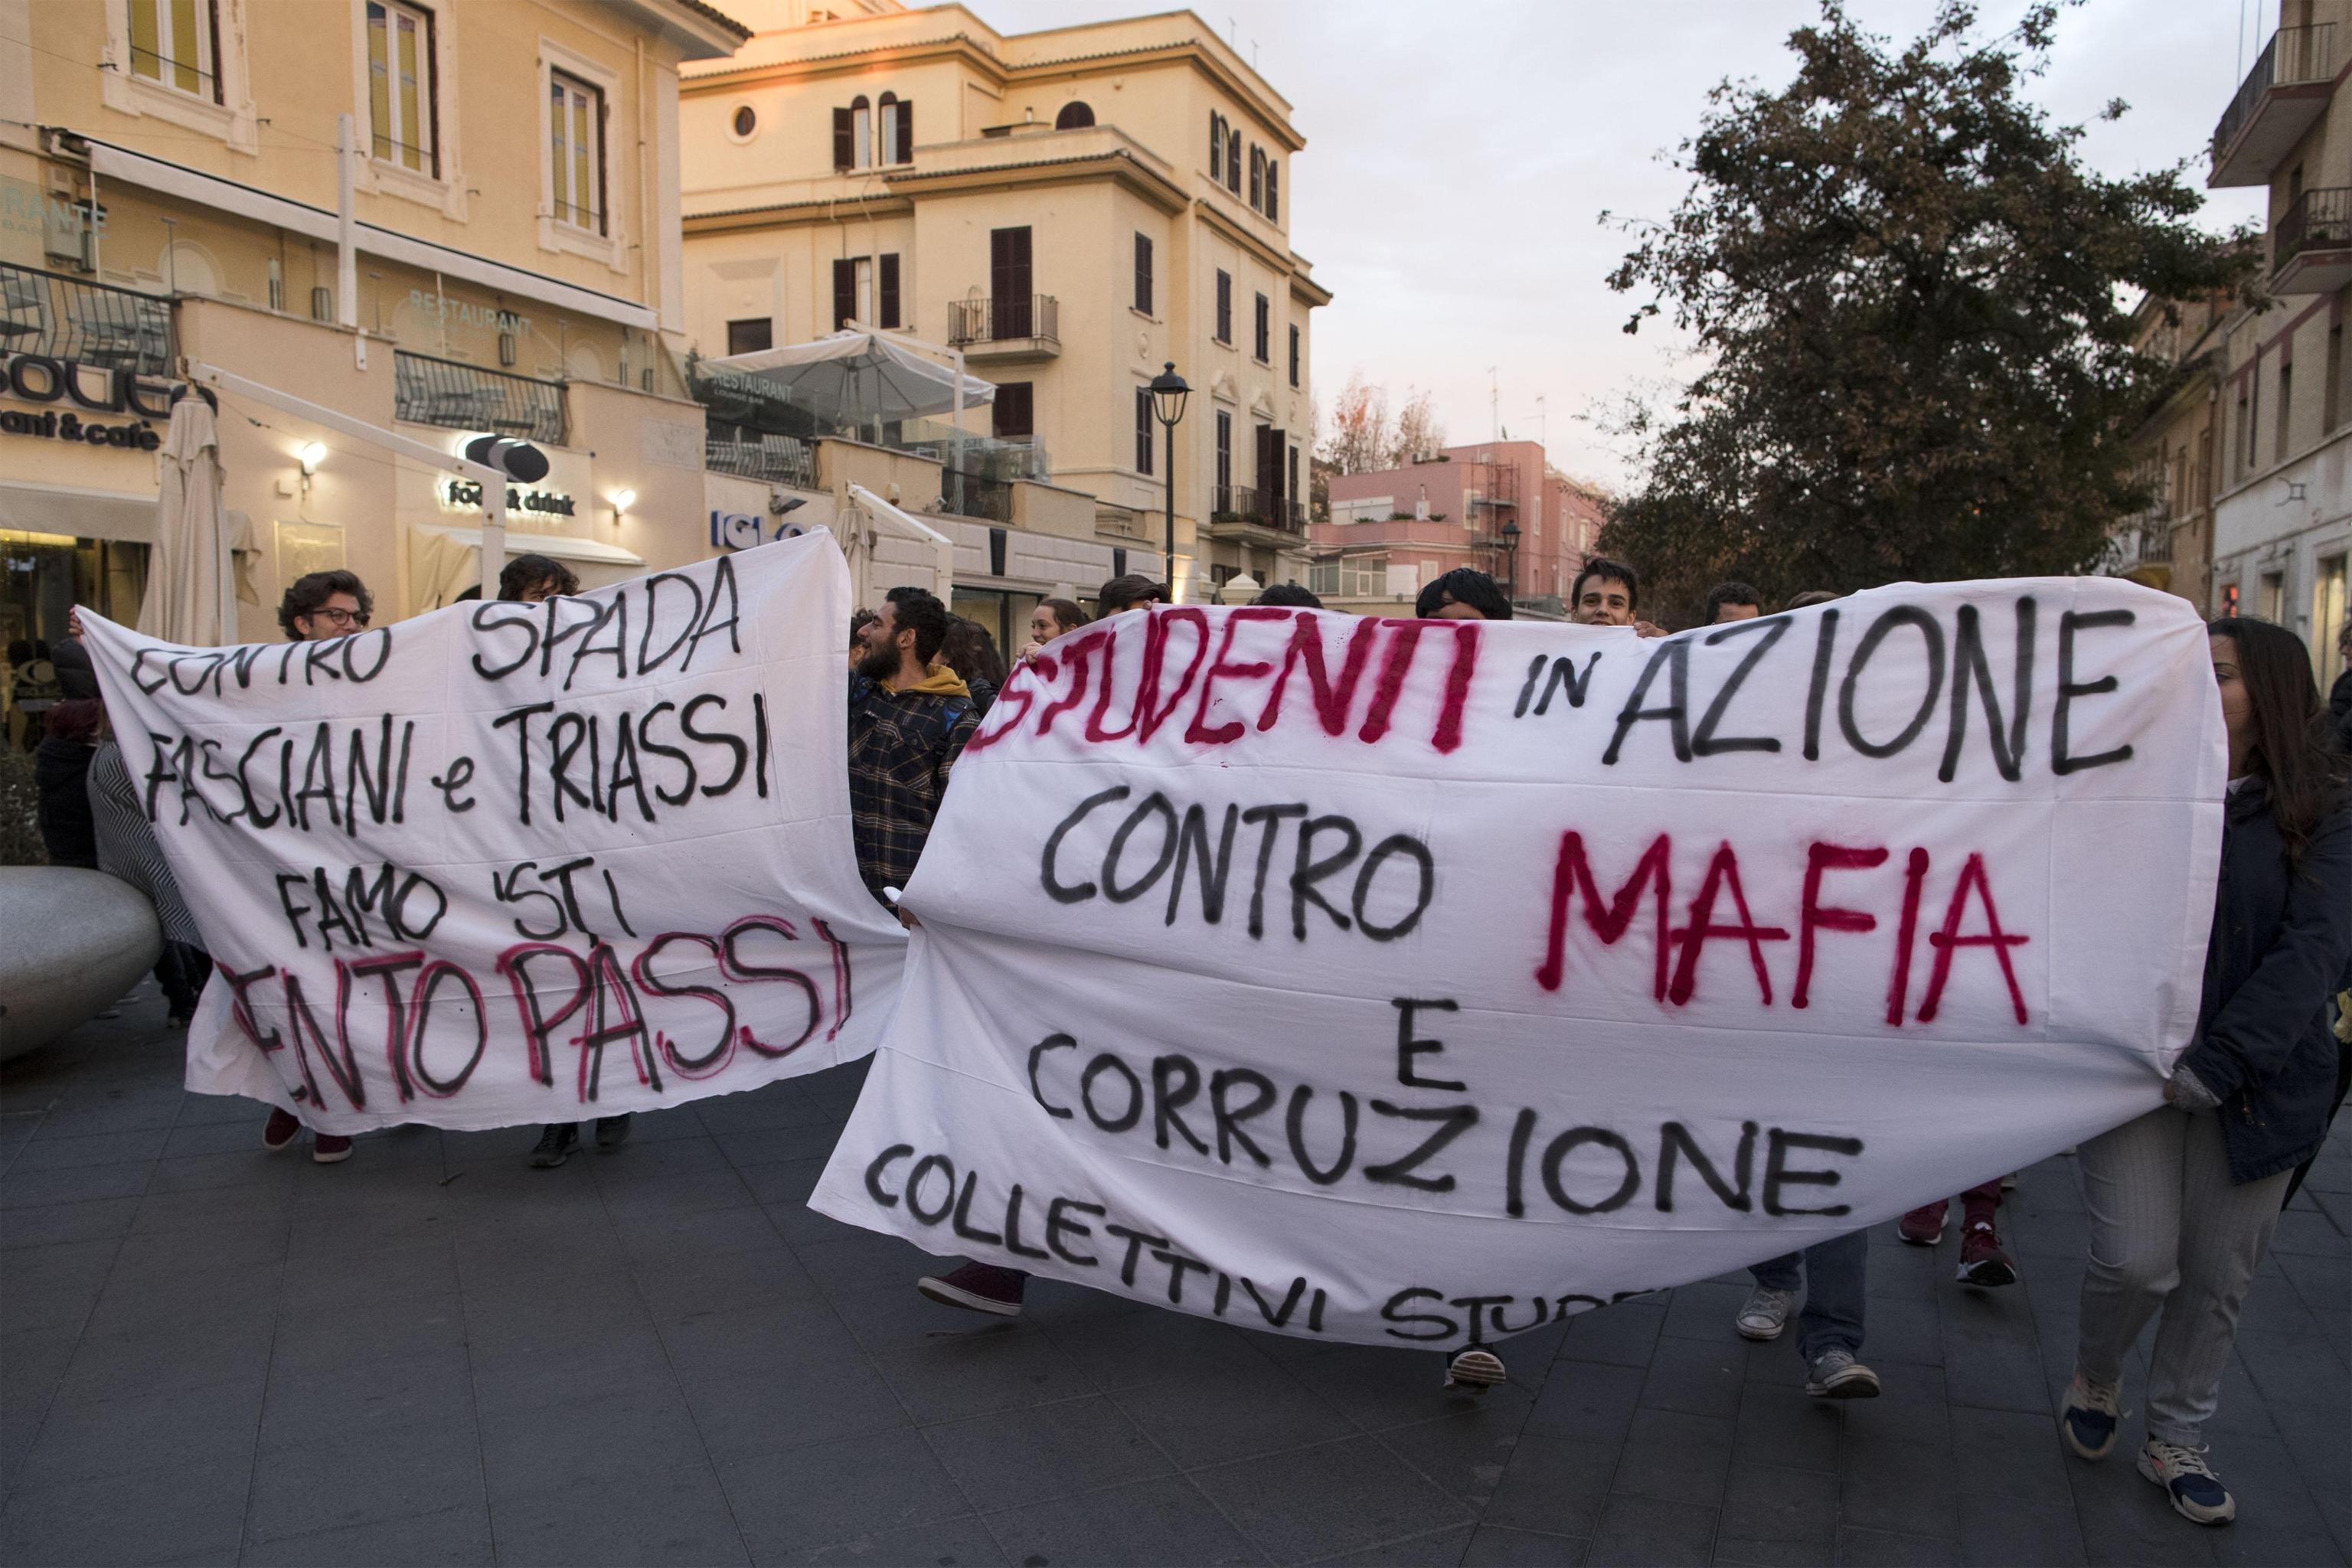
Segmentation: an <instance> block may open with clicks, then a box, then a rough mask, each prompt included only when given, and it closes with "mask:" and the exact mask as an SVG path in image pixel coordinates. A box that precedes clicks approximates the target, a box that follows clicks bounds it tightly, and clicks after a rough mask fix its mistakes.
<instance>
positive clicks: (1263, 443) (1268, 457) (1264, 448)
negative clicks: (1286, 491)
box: [1257, 425, 1282, 517]
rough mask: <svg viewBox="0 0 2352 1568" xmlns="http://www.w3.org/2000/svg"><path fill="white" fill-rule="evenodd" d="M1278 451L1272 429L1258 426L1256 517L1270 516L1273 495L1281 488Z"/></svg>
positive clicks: (1280, 468)
mask: <svg viewBox="0 0 2352 1568" xmlns="http://www.w3.org/2000/svg"><path fill="white" fill-rule="evenodd" d="M1280 450H1281V447H1278V446H1277V445H1276V440H1275V433H1274V430H1273V427H1272V426H1265V425H1260V426H1257V501H1258V515H1259V516H1261V517H1265V516H1270V515H1272V510H1271V509H1272V505H1273V501H1274V497H1275V494H1276V491H1278V490H1279V489H1281V488H1282V466H1281V463H1280V461H1279V459H1278V458H1277V456H1276V454H1277V453H1279V452H1280Z"/></svg>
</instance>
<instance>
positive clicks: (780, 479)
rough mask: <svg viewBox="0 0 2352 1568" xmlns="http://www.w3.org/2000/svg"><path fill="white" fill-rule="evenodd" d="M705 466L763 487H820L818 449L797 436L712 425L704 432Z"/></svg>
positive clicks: (804, 488)
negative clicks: (817, 462)
mask: <svg viewBox="0 0 2352 1568" xmlns="http://www.w3.org/2000/svg"><path fill="white" fill-rule="evenodd" d="M702 466H703V467H704V468H708V469H709V471H710V472H712V473H714V474H732V475H734V476H735V477H736V478H737V479H757V480H759V481H760V482H761V483H762V484H770V485H790V486H792V487H793V488H794V489H803V490H813V489H816V488H817V482H816V448H815V447H814V446H813V445H812V444H811V443H809V442H806V441H803V440H802V439H800V438H799V437H795V436H772V435H765V434H762V433H761V432H760V431H757V430H733V429H730V428H727V427H725V426H711V427H709V428H706V429H705V430H704V432H703V439H702Z"/></svg>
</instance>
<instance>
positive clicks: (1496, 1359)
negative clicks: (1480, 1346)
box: [1445, 1350, 1506, 1394]
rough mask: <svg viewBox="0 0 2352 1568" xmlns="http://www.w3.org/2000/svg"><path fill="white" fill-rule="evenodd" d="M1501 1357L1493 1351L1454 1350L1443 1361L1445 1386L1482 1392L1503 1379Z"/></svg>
mask: <svg viewBox="0 0 2352 1568" xmlns="http://www.w3.org/2000/svg"><path fill="white" fill-rule="evenodd" d="M1505 1375H1506V1374H1505V1373H1504V1371H1503V1358H1502V1357H1501V1356H1498V1355H1496V1353H1495V1352H1493V1351H1482V1350H1466V1351H1456V1352H1454V1359H1453V1360H1451V1361H1449V1362H1447V1363H1445V1386H1446V1387H1448V1388H1466V1389H1468V1390H1469V1391H1470V1392H1471V1393H1473V1394H1484V1393H1486V1391H1487V1390H1488V1389H1490V1388H1492V1387H1494V1386H1495V1385H1496V1384H1498V1383H1500V1382H1502V1381H1503V1378H1504V1376H1505Z"/></svg>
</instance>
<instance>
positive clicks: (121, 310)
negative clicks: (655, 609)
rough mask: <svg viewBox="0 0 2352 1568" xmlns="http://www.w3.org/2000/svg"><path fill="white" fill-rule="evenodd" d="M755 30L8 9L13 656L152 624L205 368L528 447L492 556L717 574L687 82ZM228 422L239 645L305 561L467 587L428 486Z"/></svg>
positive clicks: (384, 585)
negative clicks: (169, 470) (157, 447)
mask: <svg viewBox="0 0 2352 1568" xmlns="http://www.w3.org/2000/svg"><path fill="white" fill-rule="evenodd" d="M746 36H747V35H746V31H745V29H744V28H743V27H742V26H740V25H739V24H736V23H734V22H732V21H730V19H729V18H728V17H727V16H723V15H722V14H720V13H719V11H717V10H714V9H712V8H711V7H710V6H709V5H704V4H702V3H701V0H499V3H497V4H484V3H481V0H467V3H466V4H463V5H460V4H458V3H457V0H0V121H5V122H0V370H4V371H5V389H0V552H4V553H5V558H6V565H7V572H6V574H5V579H0V636H5V637H7V638H10V639H13V638H15V637H60V636H62V635H63V626H64V615H65V610H66V608H67V606H68V605H70V604H72V603H74V602H76V601H77V600H79V601H80V602H84V603H89V604H93V605H98V606H100V608H102V609H104V610H105V611H107V613H109V614H110V615H113V616H118V617H120V618H124V619H128V618H131V616H135V614H136V610H137V604H138V587H139V580H140V578H141V577H142V575H143V572H144V567H145V559H146V546H147V544H148V543H149V542H151V541H152V538H153V531H154V501H155V495H156V488H157V459H156V458H155V457H154V456H153V446H154V442H155V438H156V437H160V435H161V433H162V431H163V426H164V424H165V423H166V418H167V416H168V408H169V400H170V398H171V397H172V396H173V394H174V393H175V391H176V390H177V389H179V388H180V387H181V386H183V385H184V375H185V374H187V370H188V367H190V366H193V365H202V364H210V365H214V366H218V367H220V368H221V369H223V370H226V371H228V372H231V373H233V374H236V375H240V376H243V377H246V378H248V379H250V380H252V381H255V382H258V383H262V384H267V385H268V386H271V387H274V388H276V389H278V390H279V391H282V392H285V393H289V394H292V395H296V396H299V397H301V398H303V399H306V400H309V401H311V402H314V403H317V404H320V405H325V406H327V407H328V408H331V409H332V410H334V411H336V412H338V413H341V414H343V415H346V416H353V417H356V418H359V419H362V420H365V421H367V422H369V423H371V424H374V425H377V426H390V427H393V428H394V429H397V430H398V431H400V432H401V433H402V434H404V435H407V436H410V437H415V438H417V439H420V440H425V441H427V442H430V443H431V444H433V445H435V446H436V447H445V448H446V447H455V446H457V445H460V444H462V443H463V441H464V440H465V439H466V438H467V437H468V436H470V435H476V434H496V435H507V436H518V437H528V438H530V440H532V441H534V442H536V443H538V444H539V445H540V446H541V447H543V448H544V449H545V450H546V451H547V453H548V456H549V458H550V459H551V472H550V474H549V475H548V477H547V478H546V479H545V480H543V481H541V482H540V483H538V484H535V485H531V486H528V487H518V488H517V494H516V495H515V496H514V498H513V499H514V500H515V502H516V503H517V504H516V505H515V509H514V514H513V517H512V518H511V520H510V521H511V527H512V530H513V532H512V534H511V536H510V538H509V549H510V550H511V551H514V552H520V551H523V550H530V549H540V550H543V551H545V552H547V553H550V554H557V555H562V556H564V557H567V558H568V559H569V560H570V561H571V562H572V563H573V564H574V566H575V567H577V568H578V569H580V571H581V572H582V574H583V577H585V578H587V579H588V580H589V581H590V582H591V583H592V584H593V583H594V582H597V581H604V580H610V579H612V578H614V577H618V576H624V575H629V574H635V573H636V572H639V571H642V570H644V569H646V567H647V566H660V565H667V564H674V563H679V562H683V561H687V560H692V559H697V558H699V557H701V556H704V555H707V554H709V552H710V550H711V548H712V546H711V543H710V537H711V534H712V531H713V530H712V528H711V525H710V524H709V521H708V515H707V514H708V510H709V508H708V506H707V505H706V497H705V493H704V488H703V487H704V476H703V437H704V421H703V415H702V410H701V409H700V407H698V405H695V404H694V403H693V402H692V401H691V400H689V399H688V396H687V395H686V386H685V384H684V380H683V377H682V374H681V373H680V370H679V359H678V350H679V348H680V347H681V346H682V343H683V332H684V329H685V327H686V324H687V311H686V293H687V275H686V272H685V268H684V265H683V261H682V258H681V253H680V236H679V225H678V203H679V167H680V161H681V160H680V153H679V147H678V142H677V98H678V71H679V68H680V66H681V64H682V63H684V62H687V61H690V60H699V59H709V58H719V57H724V56H725V55H727V54H728V53H729V52H730V51H731V50H732V49H733V48H735V47H736V46H738V45H739V44H740V43H741V42H742V41H743V39H744V37H746ZM346 124H347V125H349V126H350V127H352V133H351V136H350V143H351V144H350V146H349V148H348V150H345V148H344V147H343V145H342V137H343V133H342V131H341V127H342V126H344V125H346ZM219 423H220V430H221V456H222V462H223V467H224V469H225V472H226V482H227V503H228V506H229V507H230V509H231V510H232V511H233V512H234V513H236V514H239V515H238V517H237V519H236V520H235V521H238V522H239V523H240V525H241V526H243V527H244V528H245V530H246V537H247V542H248V543H249V544H250V546H251V547H252V550H253V552H254V554H253V556H252V557H251V558H250V560H249V561H248V563H247V564H248V567H249V568H250V575H251V576H252V577H253V578H254V579H255V584H254V585H255V587H256V588H257V595H256V597H257V600H258V603H248V604H247V605H246V606H245V608H244V610H243V612H242V624H241V631H242V634H243V635H244V636H245V637H248V638H267V637H276V636H278V629H277V626H276V624H275V617H274V615H273V613H272V612H273V611H274V607H275V605H276V601H277V598H278V592H279V590H280V588H281V586H282V584H284V583H286V582H287V581H289V580H290V579H291V578H292V577H294V576H296V575H299V574H300V573H302V572H305V571H309V570H313V569H316V568H320V567H323V566H347V567H350V568H351V569H352V570H354V571H356V572H358V573H359V574H361V575H362V577H363V578H364V579H365V580H366V581H367V582H368V583H369V584H370V585H371V586H372V587H373V590H374V592H375V595H376V598H377V601H378V615H379V616H380V617H388V616H397V615H401V614H404V613H409V612H411V611H414V610H416V609H419V608H423V607H426V606H428V605H432V604H436V603H439V602H441V601H442V600H443V599H445V598H446V597H447V596H449V595H453V594H454V593H455V592H457V589H458V588H459V587H461V586H462V585H464V584H467V583H468V582H470V581H473V580H474V579H475V578H476V577H477V576H478V568H477V567H476V566H475V565H474V564H473V563H475V562H478V533H477V532H475V531H474V528H473V525H474V523H475V522H476V521H478V508H474V507H470V506H468V505H467V504H466V501H465V500H464V498H463V496H462V494H460V495H454V496H453V494H452V493H451V490H450V489H449V486H448V484H447V482H446V479H447V477H446V475H441V474H437V473H436V472H434V471H433V470H431V469H429V468H425V467H424V466H422V465H418V464H415V463H412V462H409V461H407V460H404V459H395V458H393V457H391V456H390V455H389V454H387V453H386V452H384V451H383V450H382V449H381V448H374V447H368V446H366V445H364V444H362V443H360V442H357V441H354V440H352V439H351V438H349V437H346V436H343V435H341V434H338V433H336V432H333V431H331V430H327V429H323V428H320V427H318V426H313V425H310V424H307V423H306V422H304V421H303V420H301V419H299V418H296V417H292V416H289V415H287V414H284V413H282V412H279V411H278V410H277V409H274V408H272V407H269V406H267V405H260V404H257V403H254V402H252V401H251V400H240V399H239V398H237V397H236V396H233V395H224V396H223V397H222V398H221V417H220V422H219ZM68 426H70V427H71V429H72V430H73V431H75V432H76V433H77V435H76V436H74V437H68V436H67V435H66V429H67V427H68ZM92 429H98V430H100V432H101V434H100V436H98V437H90V436H89V434H88V433H89V431H90V430H92ZM314 441H315V442H319V443H320V444H321V445H323V447H325V448H326V451H325V455H324V457H323V458H320V460H318V461H316V462H315V463H313V464H311V465H310V471H305V465H304V463H303V462H302V460H301V458H300V457H299V454H300V453H301V451H302V449H303V448H304V447H306V446H307V445H309V444H310V443H312V442H314Z"/></svg>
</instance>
